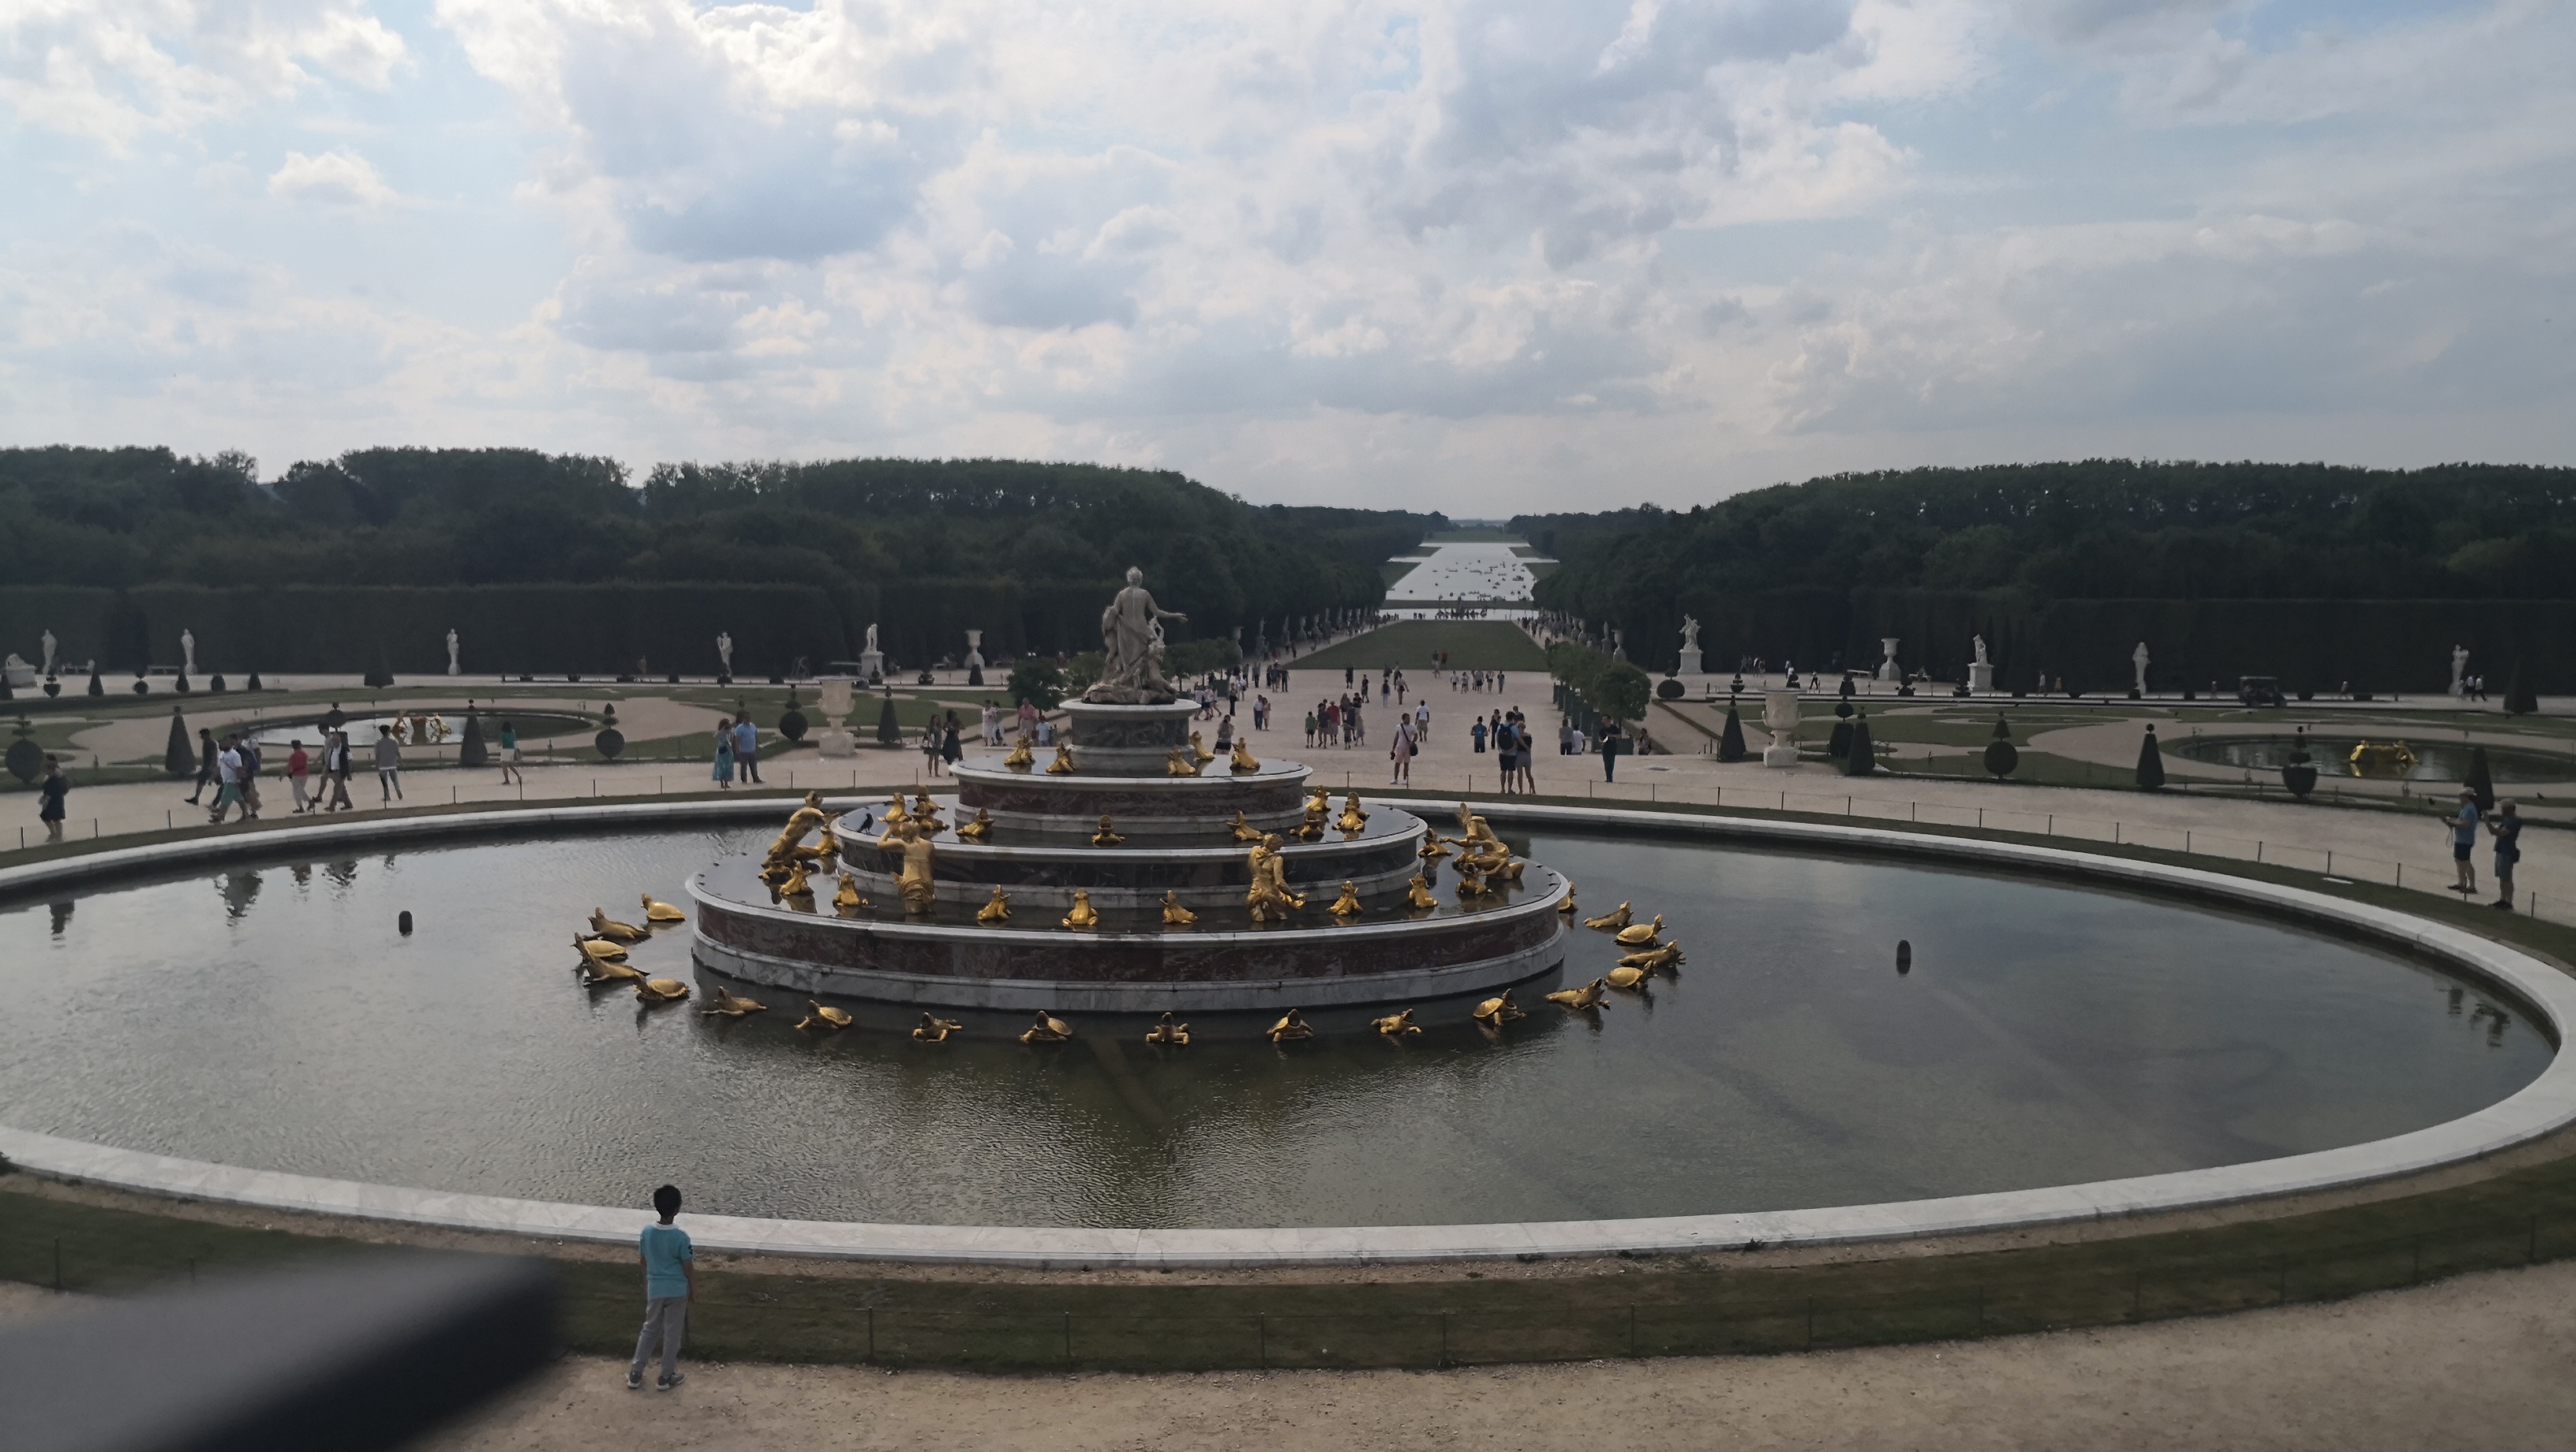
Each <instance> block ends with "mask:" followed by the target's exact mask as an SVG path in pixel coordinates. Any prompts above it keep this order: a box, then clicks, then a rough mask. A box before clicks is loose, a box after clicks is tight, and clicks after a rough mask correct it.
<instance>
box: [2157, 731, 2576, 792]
mask: <svg viewBox="0 0 2576 1452" xmlns="http://www.w3.org/2000/svg"><path fill="white" fill-rule="evenodd" d="M2398 741H2399V738H2397V737H2394V736H2383V737H2374V738H2371V740H2370V741H2369V742H2368V743H2367V744H2370V745H2374V746H2383V747H2384V746H2390V745H2394V744H2396V743H2397V742H2398ZM2364 744H2365V743H2364V741H2363V740H2362V738H2359V737H2353V736H2341V737H2333V736H2311V737H2309V738H2308V739H2307V751H2308V763H2309V765H2311V766H2314V767H2315V768H2316V769H2317V774H2318V775H2319V776H2327V777H2335V776H2349V777H2372V778H2378V779H2381V780H2387V781H2395V780H2397V779H2399V778H2400V777H2402V778H2404V779H2405V780H2407V781H2459V780H2461V779H2462V778H2464V777H2466V776H2467V775H2468V770H2469V748H2468V747H2466V746H2463V745H2461V744H2460V743H2459V742H2456V741H2418V740H2416V739H2414V738H2412V737H2407V738H2404V744H2405V746H2406V749H2407V750H2409V751H2411V752H2413V753H2414V755H2415V764H2414V765H2413V766H2412V767H2411V768H2405V769H2402V770H2401V769H2395V768H2391V767H2389V766H2387V765H2385V764H2375V763H2382V762H2383V761H2384V758H2376V757H2372V756H2370V755H2367V754H2365V755H2364V756H2363V758H2362V760H2361V762H2360V763H2359V764H2356V763H2355V762H2354V759H2353V748H2355V747H2357V746H2361V745H2364ZM2165 745H2166V749H2168V750H2170V751H2172V752H2174V753H2175V754H2177V755H2180V756H2185V757H2188V758H2190V759H2191V760H2193V761H2205V762H2210V763H2212V764H2214V765H2218V766H2239V767H2245V768H2247V769H2249V770H2253V771H2278V770H2279V769H2280V768H2282V767H2284V766H2287V765H2289V764H2290V753H2291V752H2292V751H2294V750H2296V749H2297V747H2298V741H2297V738H2295V737H2290V736H2192V737H2184V738H2181V739H2176V740H2168V741H2167V742H2166V743H2165ZM2487 772H2488V775H2489V776H2491V777H2492V778H2493V779H2494V780H2496V781H2498V782H2526V781H2533V782H2549V781H2568V780H2571V779H2576V755H2570V756H2552V755H2550V754H2548V753H2546V752H2539V751H2516V750H2513V749H2511V748H2509V747H2500V746H2491V747H2488V748H2487Z"/></svg>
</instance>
